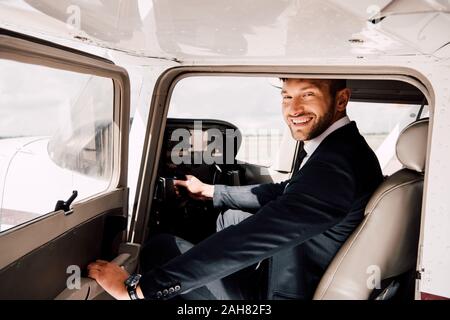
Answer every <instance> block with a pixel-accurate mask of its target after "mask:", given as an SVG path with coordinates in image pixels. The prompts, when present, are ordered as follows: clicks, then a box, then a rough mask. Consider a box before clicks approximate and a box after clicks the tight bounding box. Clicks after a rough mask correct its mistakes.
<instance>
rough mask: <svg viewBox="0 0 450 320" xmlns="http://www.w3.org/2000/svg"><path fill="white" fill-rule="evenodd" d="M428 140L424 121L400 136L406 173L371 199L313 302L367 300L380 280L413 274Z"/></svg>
mask: <svg viewBox="0 0 450 320" xmlns="http://www.w3.org/2000/svg"><path fill="white" fill-rule="evenodd" d="M427 136H428V119H422V120H419V121H417V122H414V123H412V124H410V125H409V126H408V127H406V128H405V129H404V130H403V131H402V132H401V134H400V136H399V138H398V141H397V146H396V150H397V157H398V159H399V160H400V162H401V163H402V164H403V166H404V168H403V169H401V170H399V171H397V172H396V173H394V174H393V175H391V176H390V177H388V178H387V179H386V180H385V181H384V182H383V183H382V184H381V185H380V186H379V187H378V189H377V190H376V191H375V193H374V194H373V195H372V197H371V199H370V201H369V203H368V204H367V207H366V211H365V217H364V220H363V221H362V222H361V224H360V225H359V227H358V228H357V229H356V230H355V231H354V232H353V234H352V235H351V236H350V237H349V238H348V239H347V241H346V242H345V243H344V245H343V246H342V248H341V249H340V250H339V252H338V254H337V255H336V256H335V257H334V259H333V261H332V262H331V264H330V265H329V267H328V269H327V271H326V272H325V274H324V276H323V277H322V279H321V281H320V283H319V286H318V287H317V289H316V292H315V294H314V299H319V300H320V299H369V298H372V297H371V295H373V292H374V286H375V285H377V283H379V281H377V280H378V279H379V280H381V281H383V280H386V279H395V277H397V276H400V275H402V274H405V273H406V272H408V271H413V272H414V270H415V268H416V260H417V251H418V248H417V247H418V240H419V232H420V231H419V230H420V214H421V208H422V191H423V177H424V169H425V156H426V149H427ZM385 282H386V281H385ZM391 283H392V282H391ZM382 289H383V288H382ZM385 293H386V290H385Z"/></svg>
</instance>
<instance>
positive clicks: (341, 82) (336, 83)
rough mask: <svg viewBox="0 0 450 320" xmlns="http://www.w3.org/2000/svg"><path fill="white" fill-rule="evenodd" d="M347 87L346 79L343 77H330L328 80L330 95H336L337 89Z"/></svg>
mask: <svg viewBox="0 0 450 320" xmlns="http://www.w3.org/2000/svg"><path fill="white" fill-rule="evenodd" d="M345 88H347V80H345V79H332V80H330V94H331V96H332V97H335V96H336V93H338V91H341V90H342V89H345Z"/></svg>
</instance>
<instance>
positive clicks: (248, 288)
mask: <svg viewBox="0 0 450 320" xmlns="http://www.w3.org/2000/svg"><path fill="white" fill-rule="evenodd" d="M250 216H251V214H250V213H248V212H244V211H240V210H227V211H225V212H224V213H222V214H220V215H219V217H218V218H217V232H220V231H221V230H223V229H225V228H227V227H228V226H231V225H235V224H238V223H239V222H241V221H243V220H245V219H246V218H248V217H250ZM193 246H194V245H193V244H192V243H190V242H188V241H186V240H184V239H181V238H178V237H176V236H174V235H170V234H159V235H156V236H154V237H153V238H151V239H150V240H149V242H148V243H147V244H146V245H145V246H144V248H143V249H142V253H141V267H142V270H143V272H146V271H149V270H151V269H153V268H155V267H158V266H162V265H164V264H165V263H166V262H167V261H169V260H171V259H172V258H175V257H176V256H178V255H180V254H183V253H184V252H186V251H188V250H189V249H191V248H192V247H193ZM254 275H256V271H255V267H248V268H246V269H243V270H240V271H238V272H236V273H233V274H231V275H229V276H227V277H225V278H223V279H219V280H216V281H212V282H210V283H208V284H206V285H205V286H203V287H201V288H198V289H195V290H192V291H190V292H187V293H185V294H181V295H180V296H179V298H181V299H185V300H253V299H255V297H256V296H257V293H255V292H257V291H258V290H259V288H258V287H257V284H255V282H254V281H251V279H253V276H254Z"/></svg>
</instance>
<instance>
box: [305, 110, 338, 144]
mask: <svg viewBox="0 0 450 320" xmlns="http://www.w3.org/2000/svg"><path fill="white" fill-rule="evenodd" d="M333 118H334V110H333V112H327V113H326V114H325V115H324V116H323V117H321V118H319V119H318V121H317V123H316V124H315V125H313V127H312V128H311V130H310V131H309V132H308V133H307V134H306V139H305V140H306V141H308V140H311V139H314V138H316V137H318V136H320V135H321V134H322V133H323V132H324V131H325V130H327V129H328V128H329V127H330V126H331V124H332V123H333Z"/></svg>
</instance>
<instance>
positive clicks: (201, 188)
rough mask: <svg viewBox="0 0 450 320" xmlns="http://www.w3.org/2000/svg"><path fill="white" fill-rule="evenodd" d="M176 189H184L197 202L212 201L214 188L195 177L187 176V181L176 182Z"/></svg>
mask: <svg viewBox="0 0 450 320" xmlns="http://www.w3.org/2000/svg"><path fill="white" fill-rule="evenodd" d="M173 185H174V186H175V188H178V187H184V188H186V190H187V191H188V192H189V196H190V197H191V198H193V199H197V200H208V199H212V197H213V195H214V186H213V185H210V184H206V183H203V182H201V181H200V180H199V179H197V178H196V177H194V176H186V180H174V181H173Z"/></svg>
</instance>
